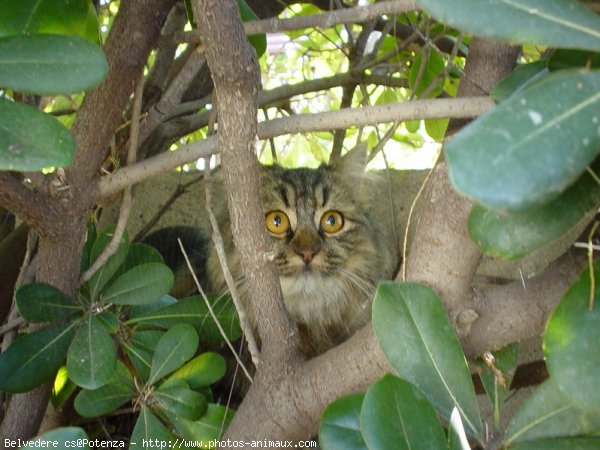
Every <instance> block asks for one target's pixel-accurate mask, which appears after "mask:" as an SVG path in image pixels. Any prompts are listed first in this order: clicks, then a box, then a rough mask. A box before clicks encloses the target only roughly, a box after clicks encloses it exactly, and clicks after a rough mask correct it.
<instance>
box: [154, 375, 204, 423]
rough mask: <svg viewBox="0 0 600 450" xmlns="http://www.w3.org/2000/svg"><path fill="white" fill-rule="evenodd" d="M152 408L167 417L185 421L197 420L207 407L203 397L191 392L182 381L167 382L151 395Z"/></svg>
mask: <svg viewBox="0 0 600 450" xmlns="http://www.w3.org/2000/svg"><path fill="white" fill-rule="evenodd" d="M152 397H153V400H155V401H156V403H154V407H156V408H159V409H160V410H161V411H162V412H164V413H165V414H167V415H168V416H169V417H170V416H172V415H175V416H177V417H181V418H182V419H187V420H198V419H200V418H201V417H202V416H203V415H204V413H206V408H207V406H208V404H207V401H206V397H204V395H202V394H200V393H198V392H195V391H192V390H191V389H190V388H189V386H188V385H187V383H186V382H185V381H183V380H176V381H169V382H168V383H165V384H163V385H162V386H160V387H159V388H158V389H156V390H155V391H154V393H153V394H152Z"/></svg>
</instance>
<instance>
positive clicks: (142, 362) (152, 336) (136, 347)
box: [122, 330, 165, 382]
mask: <svg viewBox="0 0 600 450" xmlns="http://www.w3.org/2000/svg"><path fill="white" fill-rule="evenodd" d="M163 334H165V333H164V331H158V330H145V331H139V330H136V331H135V333H134V334H133V336H132V338H131V342H130V343H122V346H123V348H125V350H126V352H127V355H128V356H129V358H130V360H131V362H132V364H133V366H134V367H135V370H136V372H137V376H138V377H139V378H140V379H141V380H142V381H144V382H146V381H148V379H149V378H150V368H151V367H152V356H153V355H154V350H155V349H156V346H157V345H158V341H159V340H160V338H161V337H162V335H163Z"/></svg>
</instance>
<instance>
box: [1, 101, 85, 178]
mask: <svg viewBox="0 0 600 450" xmlns="http://www.w3.org/2000/svg"><path fill="white" fill-rule="evenodd" d="M74 155H75V140H74V139H73V135H72V134H71V132H70V131H69V130H67V129H66V128H65V127H64V126H63V125H62V124H61V123H60V122H59V121H58V120H56V119H55V118H54V117H52V116H50V115H48V114H44V113H43V112H41V111H38V110H37V109H35V108H32V107H31V106H27V105H23V104H20V103H14V102H11V101H8V100H5V99H2V98H0V170H16V171H38V170H41V169H43V168H45V167H50V166H57V167H66V166H69V165H71V163H72V162H73V157H74Z"/></svg>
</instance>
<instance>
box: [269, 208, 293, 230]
mask: <svg viewBox="0 0 600 450" xmlns="http://www.w3.org/2000/svg"><path fill="white" fill-rule="evenodd" d="M265 223H266V225H267V230H269V232H270V233H273V234H276V235H278V236H281V235H282V234H284V233H285V232H286V231H287V230H288V228H289V227H290V219H288V216H287V215H286V214H285V213H284V212H283V211H271V212H270V213H267V215H266V216H265Z"/></svg>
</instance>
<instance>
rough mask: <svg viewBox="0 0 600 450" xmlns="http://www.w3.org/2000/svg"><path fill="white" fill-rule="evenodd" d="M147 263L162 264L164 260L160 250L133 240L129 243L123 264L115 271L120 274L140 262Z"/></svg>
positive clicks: (140, 263) (139, 264) (138, 264)
mask: <svg viewBox="0 0 600 450" xmlns="http://www.w3.org/2000/svg"><path fill="white" fill-rule="evenodd" d="M147 263H160V264H164V263H165V261H164V259H163V257H162V256H161V254H160V252H159V251H158V250H156V249H155V248H154V247H152V246H150V245H147V244H143V243H141V242H133V243H131V244H129V251H128V252H127V258H125V261H124V262H123V265H122V266H121V267H120V268H119V272H117V273H118V274H119V275H121V274H123V273H125V272H127V271H128V270H129V269H133V268H134V267H136V266H141V265H142V264H147Z"/></svg>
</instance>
